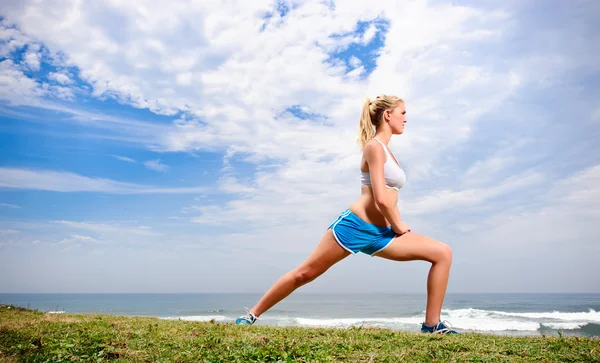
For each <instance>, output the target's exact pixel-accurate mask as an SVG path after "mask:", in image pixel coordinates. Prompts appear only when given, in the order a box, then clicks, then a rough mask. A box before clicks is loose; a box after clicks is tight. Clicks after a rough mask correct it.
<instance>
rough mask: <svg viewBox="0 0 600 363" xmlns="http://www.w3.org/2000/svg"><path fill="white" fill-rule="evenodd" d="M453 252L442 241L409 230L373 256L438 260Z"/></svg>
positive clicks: (392, 258)
mask: <svg viewBox="0 0 600 363" xmlns="http://www.w3.org/2000/svg"><path fill="white" fill-rule="evenodd" d="M451 253H452V250H451V249H450V247H449V246H448V245H447V244H445V243H442V242H439V241H436V240H434V239H431V238H429V237H425V236H423V235H421V234H418V233H415V232H407V233H405V234H403V235H401V236H398V237H394V239H392V241H391V242H390V244H389V245H388V246H387V247H386V248H384V249H383V250H381V251H379V252H377V253H376V254H374V255H373V256H377V257H382V258H387V259H389V260H394V261H413V260H424V261H429V262H436V261H439V260H441V259H444V258H446V257H448V255H449V254H451Z"/></svg>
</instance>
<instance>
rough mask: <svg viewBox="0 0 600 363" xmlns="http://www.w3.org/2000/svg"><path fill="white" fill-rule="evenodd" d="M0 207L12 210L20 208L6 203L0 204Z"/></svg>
mask: <svg viewBox="0 0 600 363" xmlns="http://www.w3.org/2000/svg"><path fill="white" fill-rule="evenodd" d="M0 207H6V208H14V209H18V208H21V207H19V206H18V205H15V204H8V203H0Z"/></svg>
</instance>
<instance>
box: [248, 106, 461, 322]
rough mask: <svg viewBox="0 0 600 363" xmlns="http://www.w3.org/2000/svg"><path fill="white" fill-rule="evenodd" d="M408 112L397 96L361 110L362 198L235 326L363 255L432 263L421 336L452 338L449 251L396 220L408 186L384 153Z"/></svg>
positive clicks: (389, 154) (395, 163)
mask: <svg viewBox="0 0 600 363" xmlns="http://www.w3.org/2000/svg"><path fill="white" fill-rule="evenodd" d="M405 124H406V107H405V104H404V101H403V100H402V99H400V98H398V97H396V96H389V95H382V96H378V97H377V98H376V99H374V100H369V99H367V100H366V102H365V103H364V104H363V109H362V115H361V118H360V122H359V133H358V142H359V144H360V146H361V148H362V151H363V155H362V160H361V162H360V170H361V172H362V176H361V196H360V197H359V198H358V200H357V201H356V202H354V203H353V204H352V205H350V207H349V208H348V209H347V210H345V211H344V212H342V213H341V214H340V215H339V216H338V217H337V219H336V220H335V221H333V223H331V225H330V226H329V228H328V229H327V231H326V232H325V235H324V236H323V238H322V239H321V242H320V243H319V244H318V245H317V247H316V248H315V250H314V251H313V253H312V254H311V255H310V256H309V257H308V258H307V259H306V260H305V261H304V262H303V263H302V264H301V265H300V266H298V267H296V268H295V269H293V270H291V271H289V272H288V273H286V274H285V275H283V276H282V277H281V278H280V279H279V280H278V281H277V282H276V283H275V284H274V285H273V286H272V287H271V288H270V289H269V290H268V291H267V292H266V293H265V294H264V295H263V297H262V298H261V299H260V301H259V302H258V303H257V304H256V305H255V306H254V307H253V308H251V309H249V310H248V311H247V313H246V315H244V316H241V317H240V318H238V319H236V324H253V323H254V322H255V321H256V319H257V318H258V317H259V316H260V315H261V314H263V313H264V312H265V311H267V310H269V309H270V308H271V307H273V306H274V305H275V304H277V303H278V302H280V301H281V300H283V299H284V298H285V297H287V296H288V295H289V294H291V293H292V292H293V291H294V290H296V289H297V288H299V287H300V286H303V285H305V284H307V283H309V282H311V281H313V280H314V279H316V278H317V277H319V276H320V275H321V274H323V273H324V272H325V271H327V270H328V269H329V268H330V267H331V266H333V265H334V264H336V263H337V262H339V261H341V260H343V259H344V258H346V257H347V256H348V255H350V254H356V253H358V252H362V253H365V254H369V255H371V256H377V257H381V258H386V259H390V260H394V261H413V260H424V261H428V262H430V263H431V269H430V270H429V276H428V278H427V306H426V312H425V321H424V322H423V323H422V325H421V332H423V333H438V334H456V331H454V330H453V329H452V328H451V327H450V326H449V324H448V323H447V322H445V321H444V322H442V321H441V320H440V312H441V310H442V303H443V301H444V296H445V294H446V286H447V285H448V276H449V274H450V265H451V264H452V250H451V249H450V247H449V246H447V245H446V244H444V243H441V242H438V241H435V240H433V239H431V238H428V237H425V236H422V235H420V234H418V233H415V232H412V231H411V229H410V227H409V226H408V225H407V224H406V223H405V222H404V221H403V220H402V219H401V218H400V212H399V211H398V208H397V202H398V190H399V189H400V188H402V186H403V185H404V183H405V182H406V176H405V174H404V171H403V170H402V166H401V165H400V164H399V163H398V161H397V160H396V158H395V157H394V155H393V154H392V152H391V150H390V149H389V147H388V144H389V142H390V139H391V138H392V136H393V135H401V134H403V133H404V127H405Z"/></svg>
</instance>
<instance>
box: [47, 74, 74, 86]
mask: <svg viewBox="0 0 600 363" xmlns="http://www.w3.org/2000/svg"><path fill="white" fill-rule="evenodd" d="M48 78H49V79H51V80H53V81H56V82H58V83H60V84H72V83H73V80H71V78H69V75H68V74H66V73H61V72H50V74H48Z"/></svg>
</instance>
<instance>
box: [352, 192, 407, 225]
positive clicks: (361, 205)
mask: <svg viewBox="0 0 600 363" xmlns="http://www.w3.org/2000/svg"><path fill="white" fill-rule="evenodd" d="M360 191H361V193H360V197H359V198H358V200H357V201H356V202H354V203H353V204H352V205H351V206H350V208H349V209H350V211H351V212H352V213H354V214H356V216H357V217H358V218H360V219H362V220H363V221H365V222H367V223H371V224H373V225H376V226H380V227H390V223H389V222H388V221H387V219H385V216H384V215H383V213H381V210H380V209H379V206H378V205H377V203H376V202H375V197H374V196H373V188H372V187H371V186H370V185H362V186H361V187H360ZM385 192H386V198H390V199H388V201H389V202H393V204H392V203H390V205H396V204H397V203H398V191H397V190H395V189H388V188H386V190H385Z"/></svg>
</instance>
